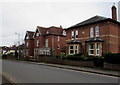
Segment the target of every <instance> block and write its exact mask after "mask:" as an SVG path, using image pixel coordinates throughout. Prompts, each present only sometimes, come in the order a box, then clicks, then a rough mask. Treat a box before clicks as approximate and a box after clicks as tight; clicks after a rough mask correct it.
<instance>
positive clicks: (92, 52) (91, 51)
mask: <svg viewBox="0 0 120 85" xmlns="http://www.w3.org/2000/svg"><path fill="white" fill-rule="evenodd" d="M88 50H89V55H94V44H89V49H88Z"/></svg>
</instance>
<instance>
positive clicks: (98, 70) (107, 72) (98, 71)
mask: <svg viewBox="0 0 120 85" xmlns="http://www.w3.org/2000/svg"><path fill="white" fill-rule="evenodd" d="M15 61H16V60H15ZM20 62H25V63H31V64H38V65H46V66H51V67H57V68H64V69H70V70H76V71H83V72H90V73H96V74H102V75H109V76H115V77H120V71H115V70H108V69H101V68H88V67H77V66H68V65H59V64H50V63H38V62H30V61H20Z"/></svg>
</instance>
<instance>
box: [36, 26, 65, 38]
mask: <svg viewBox="0 0 120 85" xmlns="http://www.w3.org/2000/svg"><path fill="white" fill-rule="evenodd" d="M37 29H38V30H39V32H40V35H44V36H46V35H62V31H63V29H62V27H55V26H51V27H49V28H45V27H41V26H37Z"/></svg>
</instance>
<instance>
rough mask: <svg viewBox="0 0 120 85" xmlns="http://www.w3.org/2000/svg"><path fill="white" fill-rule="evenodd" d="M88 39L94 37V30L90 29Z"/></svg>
mask: <svg viewBox="0 0 120 85" xmlns="http://www.w3.org/2000/svg"><path fill="white" fill-rule="evenodd" d="M90 37H94V28H93V27H91V28H90Z"/></svg>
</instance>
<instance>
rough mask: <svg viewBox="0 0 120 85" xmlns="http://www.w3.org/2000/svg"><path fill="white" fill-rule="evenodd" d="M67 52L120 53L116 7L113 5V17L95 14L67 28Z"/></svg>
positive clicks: (119, 32)
mask: <svg viewBox="0 0 120 85" xmlns="http://www.w3.org/2000/svg"><path fill="white" fill-rule="evenodd" d="M66 35H67V36H66V43H67V47H66V50H67V52H66V53H67V54H70V55H72V54H78V53H85V54H87V55H91V56H102V55H103V54H104V53H108V52H112V53H120V22H118V21H117V15H116V7H115V6H113V7H112V19H111V18H106V17H102V16H94V17H92V18H89V19H88V20H85V21H83V22H81V23H78V24H76V25H74V26H71V27H69V28H67V29H66Z"/></svg>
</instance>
